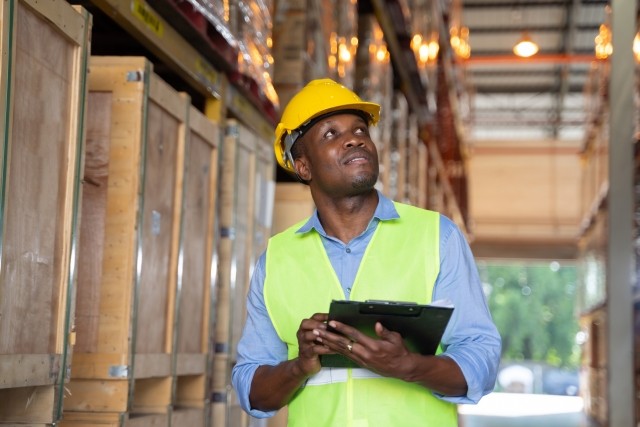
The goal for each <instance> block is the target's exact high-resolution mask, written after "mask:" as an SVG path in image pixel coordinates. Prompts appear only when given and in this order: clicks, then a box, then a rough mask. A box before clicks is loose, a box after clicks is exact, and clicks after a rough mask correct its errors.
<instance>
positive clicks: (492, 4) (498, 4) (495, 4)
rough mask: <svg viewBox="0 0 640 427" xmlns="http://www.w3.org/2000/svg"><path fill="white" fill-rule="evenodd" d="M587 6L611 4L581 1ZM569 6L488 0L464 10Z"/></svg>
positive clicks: (549, 0)
mask: <svg viewBox="0 0 640 427" xmlns="http://www.w3.org/2000/svg"><path fill="white" fill-rule="evenodd" d="M579 1H580V3H582V4H583V5H585V6H606V5H608V4H609V0H579ZM566 5H567V0H523V1H520V2H517V3H516V2H515V1H514V2H511V3H508V2H504V1H501V0H493V1H491V0H487V1H484V2H474V3H470V2H465V3H464V6H463V7H464V10H469V9H490V8H498V9H504V8H505V7H513V8H523V7H526V8H534V7H541V8H548V7H565V6H566Z"/></svg>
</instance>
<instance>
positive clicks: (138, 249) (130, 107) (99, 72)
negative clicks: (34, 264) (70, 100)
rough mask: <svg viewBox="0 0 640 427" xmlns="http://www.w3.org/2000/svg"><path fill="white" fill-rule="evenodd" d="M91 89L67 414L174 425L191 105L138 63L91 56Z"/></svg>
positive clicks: (144, 64)
mask: <svg viewBox="0 0 640 427" xmlns="http://www.w3.org/2000/svg"><path fill="white" fill-rule="evenodd" d="M89 91H90V99H91V101H90V103H89V111H88V114H87V115H88V117H89V120H88V124H87V128H88V129H87V135H88V141H87V146H88V149H87V153H86V168H85V177H84V191H85V194H86V197H85V198H84V204H83V213H86V216H87V218H88V220H87V221H86V222H85V223H83V228H82V236H81V242H82V245H83V246H82V250H81V253H80V261H79V262H80V263H81V264H82V265H83V270H82V271H81V274H80V275H79V276H80V279H79V290H78V313H79V314H80V316H79V317H78V322H79V323H81V324H80V325H78V328H77V342H78V344H77V349H78V351H77V352H76V354H74V356H75V357H74V359H73V364H72V381H71V383H70V384H69V390H71V391H72V392H75V393H74V395H75V397H74V398H73V399H65V402H64V404H65V413H67V412H69V413H73V414H75V415H76V416H77V417H76V419H80V418H82V417H83V416H82V415H81V414H82V413H83V412H87V413H92V412H103V413H105V414H110V415H109V416H110V417H111V418H113V419H118V420H127V421H126V422H127V423H129V422H130V421H131V420H133V419H134V418H136V416H137V415H139V414H147V413H161V414H165V415H164V416H163V417H160V418H161V419H164V420H165V422H168V418H167V416H166V414H167V413H168V411H169V407H170V404H171V391H172V384H173V379H172V362H173V353H172V352H173V332H174V331H173V329H174V321H175V317H174V314H175V293H176V282H177V280H176V277H177V270H178V249H179V230H180V215H181V206H182V182H183V165H184V146H185V142H184V141H185V128H186V126H185V123H186V120H187V117H188V110H189V107H190V99H189V98H188V96H186V95H183V94H180V93H178V92H177V91H175V90H174V89H173V88H171V87H170V86H169V85H168V84H167V83H165V82H164V81H162V80H161V79H160V78H159V77H158V76H157V75H155V74H154V73H153V71H152V67H151V64H150V63H149V62H148V61H147V60H146V59H145V58H136V57H128V58H119V57H93V58H91V73H90V80H89ZM109 416H107V418H109ZM87 417H88V418H91V417H90V416H87ZM72 418H73V417H72ZM111 418H109V419H111ZM149 419H151V418H149ZM122 422H124V421H122Z"/></svg>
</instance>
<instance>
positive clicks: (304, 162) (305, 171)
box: [293, 156, 311, 181]
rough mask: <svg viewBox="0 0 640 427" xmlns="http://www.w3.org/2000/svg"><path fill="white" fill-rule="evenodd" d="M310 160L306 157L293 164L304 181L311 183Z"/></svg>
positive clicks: (299, 158) (296, 160)
mask: <svg viewBox="0 0 640 427" xmlns="http://www.w3.org/2000/svg"><path fill="white" fill-rule="evenodd" d="M308 162H309V160H308V159H307V158H306V157H304V156H301V157H298V158H297V159H295V160H294V162H293V167H294V169H295V170H296V173H297V174H298V176H299V177H300V179H302V180H303V181H309V180H310V179H311V169H310V168H309V164H308Z"/></svg>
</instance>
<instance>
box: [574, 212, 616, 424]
mask: <svg viewBox="0 0 640 427" xmlns="http://www.w3.org/2000/svg"><path fill="white" fill-rule="evenodd" d="M606 222H607V213H606V211H605V210H603V209H601V210H600V211H599V212H597V213H596V214H595V215H594V218H593V219H592V221H591V224H590V226H589V228H588V229H586V230H585V231H584V233H583V235H582V236H581V237H580V240H579V242H578V249H579V256H578V272H579V276H580V280H579V281H578V282H579V283H580V284H581V287H580V288H579V290H578V310H579V313H580V324H581V328H582V330H583V332H585V335H584V336H585V337H586V340H585V342H584V343H583V348H582V361H581V363H580V366H581V373H580V375H581V378H580V383H581V384H583V385H584V387H582V386H581V387H580V390H581V392H580V394H581V396H582V397H583V398H584V402H585V412H586V413H587V414H588V415H589V416H591V417H593V418H594V419H596V420H598V421H599V422H601V423H603V424H606V420H607V419H608V418H607V413H606V411H607V397H606V392H607V389H608V388H607V384H606V383H605V381H606V377H607V375H608V374H607V370H608V365H609V364H608V361H607V351H606V349H607V347H608V346H607V343H606V334H607V326H606V321H607V313H606V307H605V303H606V272H605V271H606V264H607V260H606V256H607V231H606Z"/></svg>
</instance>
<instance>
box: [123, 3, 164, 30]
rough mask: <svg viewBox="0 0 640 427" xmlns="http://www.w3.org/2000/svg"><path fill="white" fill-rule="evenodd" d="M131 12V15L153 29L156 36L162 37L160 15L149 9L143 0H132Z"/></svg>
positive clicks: (162, 28)
mask: <svg viewBox="0 0 640 427" xmlns="http://www.w3.org/2000/svg"><path fill="white" fill-rule="evenodd" d="M131 12H132V13H133V15H134V16H135V17H136V18H138V19H139V20H140V21H142V22H143V23H144V25H145V26H146V27H147V28H149V29H150V30H151V31H153V32H154V33H155V34H156V36H158V37H162V34H163V33H164V27H163V25H162V21H161V20H160V17H158V15H157V14H156V13H155V11H154V10H153V9H151V8H150V7H149V6H147V4H146V3H145V2H144V0H133V1H132V2H131Z"/></svg>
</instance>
